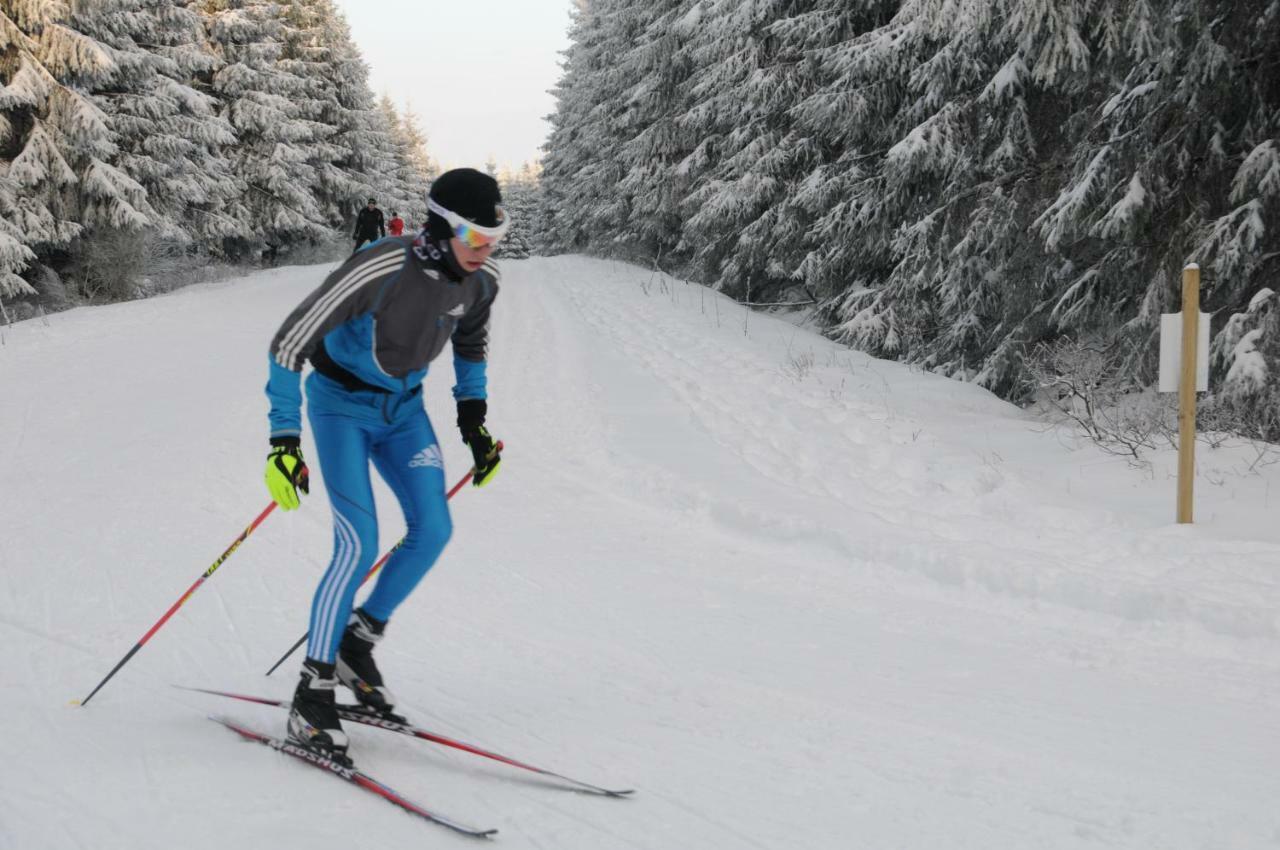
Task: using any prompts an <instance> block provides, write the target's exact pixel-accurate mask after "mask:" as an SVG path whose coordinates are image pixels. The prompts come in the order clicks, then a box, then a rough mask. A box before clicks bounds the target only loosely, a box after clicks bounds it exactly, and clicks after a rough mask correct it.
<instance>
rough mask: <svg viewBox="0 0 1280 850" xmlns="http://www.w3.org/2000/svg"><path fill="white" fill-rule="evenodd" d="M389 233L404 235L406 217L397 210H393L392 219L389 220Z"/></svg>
mask: <svg viewBox="0 0 1280 850" xmlns="http://www.w3.org/2000/svg"><path fill="white" fill-rule="evenodd" d="M387 233H388V234H390V235H392V236H403V235H404V219H402V218H401V217H400V213H398V212H396V211H395V210H392V211H391V221H388V222H387Z"/></svg>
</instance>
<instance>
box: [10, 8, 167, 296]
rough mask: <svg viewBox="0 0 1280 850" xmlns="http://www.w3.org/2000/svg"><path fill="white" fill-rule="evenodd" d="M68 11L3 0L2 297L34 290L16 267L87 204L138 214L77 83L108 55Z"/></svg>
mask: <svg viewBox="0 0 1280 850" xmlns="http://www.w3.org/2000/svg"><path fill="white" fill-rule="evenodd" d="M69 18H70V9H69V8H68V6H67V5H66V4H65V3H63V2H59V0H0V84H2V85H0V214H2V216H3V217H2V218H0V292H3V293H4V294H8V295H15V294H19V293H29V292H31V291H32V287H31V286H30V285H29V284H27V283H26V282H25V281H24V280H23V279H22V278H21V277H20V276H19V273H20V272H22V271H23V270H24V269H26V268H27V266H28V265H30V264H31V263H32V262H33V261H34V260H35V259H36V258H37V256H38V255H40V254H41V253H45V252H48V251H52V250H57V249H63V248H65V247H67V245H68V244H69V243H70V242H71V240H72V239H74V238H75V237H76V236H77V235H78V234H79V233H80V232H81V229H82V226H81V224H80V219H81V218H82V216H83V209H82V207H83V206H85V205H86V203H87V204H88V205H89V206H91V207H92V208H93V210H94V212H95V213H97V214H98V217H99V218H100V219H104V220H108V221H110V220H113V219H114V220H117V221H121V222H122V223H124V224H130V223H136V222H137V221H138V218H139V217H141V216H143V215H144V213H142V212H139V211H138V209H137V208H138V207H140V206H145V199H144V198H143V197H142V195H143V194H144V193H143V192H142V191H141V187H137V186H136V184H133V186H131V185H129V184H130V183H131V182H132V181H129V180H128V179H127V177H126V176H125V175H123V174H121V173H120V172H119V171H118V170H117V169H114V168H113V167H112V166H110V165H109V164H108V160H109V159H110V158H111V156H112V155H113V154H114V153H115V145H114V144H113V142H112V139H111V133H110V130H109V129H108V126H107V120H106V116H105V115H103V113H102V111H101V110H100V109H98V107H97V106H96V105H95V104H94V103H93V102H92V101H91V100H90V99H89V98H88V97H87V96H85V94H84V93H83V91H82V88H81V87H82V86H86V85H92V84H95V83H98V82H100V81H101V80H103V79H104V78H106V77H107V76H108V75H109V74H110V73H111V72H112V71H113V69H114V65H113V61H112V58H111V56H110V54H109V52H108V51H107V49H106V48H105V47H104V46H103V45H102V44H100V43H98V42H97V41H95V40H94V39H92V38H89V37H88V36H86V35H84V34H83V33H80V32H78V31H77V30H76V29H75V28H74V27H72V26H71V25H70V24H69V23H68V20H69ZM135 187H136V188H135ZM130 201H132V202H133V203H130Z"/></svg>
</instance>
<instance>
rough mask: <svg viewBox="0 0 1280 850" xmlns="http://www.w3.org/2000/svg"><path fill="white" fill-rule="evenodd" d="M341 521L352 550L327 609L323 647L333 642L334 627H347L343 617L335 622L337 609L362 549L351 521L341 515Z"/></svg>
mask: <svg viewBox="0 0 1280 850" xmlns="http://www.w3.org/2000/svg"><path fill="white" fill-rule="evenodd" d="M342 521H343V522H344V523H346V526H347V534H348V535H349V536H350V538H351V545H352V548H353V549H354V552H353V554H352V556H351V559H350V561H349V563H348V565H347V571H346V576H345V577H344V578H343V580H342V583H341V584H339V585H338V586H337V593H336V594H335V596H334V599H333V605H332V607H331V608H330V611H329V622H328V623H327V625H326V627H325V643H324V645H325V647H328V646H329V644H331V643H332V642H333V633H334V629H345V628H346V627H347V623H346V619H345V618H344V619H343V621H342V622H341V623H338V622H337V613H338V609H339V608H340V607H341V605H342V599H343V597H345V596H346V595H347V587H348V586H349V585H350V584H351V582H352V580H353V579H355V574H356V570H358V569H359V568H360V564H361V561H362V558H361V557H360V555H361V553H362V552H363V551H364V548H363V547H362V546H361V545H360V535H359V534H358V533H357V532H356V529H355V526H354V525H352V524H351V521H350V520H348V519H347V518H346V517H342ZM357 584H358V582H357Z"/></svg>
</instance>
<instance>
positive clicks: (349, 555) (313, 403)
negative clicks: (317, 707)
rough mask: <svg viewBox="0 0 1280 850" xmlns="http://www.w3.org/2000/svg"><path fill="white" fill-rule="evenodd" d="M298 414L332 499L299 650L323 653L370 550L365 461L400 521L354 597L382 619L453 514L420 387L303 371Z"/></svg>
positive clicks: (374, 539)
mask: <svg viewBox="0 0 1280 850" xmlns="http://www.w3.org/2000/svg"><path fill="white" fill-rule="evenodd" d="M307 418H308V420H309V421H310V423H311V431H312V434H313V436H314V438H315V443H316V451H317V453H318V455H319V461H320V472H321V474H322V476H323V477H324V486H325V490H326V491H328V494H329V502H330V504H331V505H332V507H333V560H332V561H330V562H329V568H328V569H327V570H325V574H324V577H323V578H322V579H321V580H320V586H319V587H318V588H316V593H315V597H314V599H313V600H312V602H311V633H310V637H309V639H308V641H307V657H308V658H314V659H316V660H319V661H325V662H332V661H333V660H334V658H335V657H336V655H337V652H338V644H339V643H340V642H341V640H342V633H343V630H344V629H345V628H346V626H347V620H348V619H349V618H350V616H351V608H352V606H353V604H354V602H355V595H356V588H358V587H359V586H360V581H361V579H363V578H364V576H365V574H366V573H367V572H368V571H369V569H370V568H371V567H372V566H373V563H374V561H375V559H376V558H377V555H378V519H377V513H376V510H375V508H374V504H373V485H372V482H371V480H370V476H369V462H370V461H373V465H374V466H375V467H376V468H377V470H378V474H380V475H381V476H382V478H383V480H385V481H386V482H387V484H388V485H389V486H390V487H391V491H392V492H393V493H394V494H395V496H396V498H397V499H398V500H399V501H400V508H401V510H403V511H404V521H405V526H406V528H407V531H406V533H405V537H404V543H403V544H402V545H401V546H400V548H399V549H397V550H396V552H395V554H394V555H392V556H391V557H390V558H389V559H388V560H387V563H386V565H385V566H383V568H382V571H381V573H379V575H378V577H377V583H376V584H375V585H374V588H373V592H372V593H371V594H370V595H369V598H368V599H367V600H365V602H364V605H363V606H362V607H363V608H364V610H365V611H366V612H368V613H369V614H370V615H372V616H373V617H376V618H377V619H379V620H388V619H390V618H391V614H392V612H394V611H395V610H396V607H397V606H399V605H400V603H401V602H403V601H404V600H405V599H406V598H407V597H408V596H409V594H410V593H411V592H412V591H413V589H414V588H415V587H416V586H417V584H418V582H419V581H420V580H421V579H422V577H423V576H424V575H426V573H427V570H429V569H431V566H432V565H433V564H434V563H435V562H436V559H437V558H439V557H440V553H441V552H442V551H444V547H445V544H446V543H448V542H449V536H450V534H452V532H453V522H452V521H451V520H450V518H449V505H448V500H447V499H446V498H445V478H444V459H443V456H442V455H441V453H440V446H439V444H438V443H437V441H436V435H435V432H434V431H433V430H432V428H431V421H430V420H429V419H428V418H427V411H426V410H425V409H424V408H423V405H422V392H421V388H420V387H418V388H415V389H414V390H413V391H412V392H405V393H390V394H389V393H379V392H373V391H361V390H356V391H352V390H347V389H345V388H343V387H342V386H341V385H339V384H337V383H336V382H334V381H332V380H330V379H329V378H326V377H325V376H323V375H320V374H318V373H315V372H313V373H312V374H311V375H310V376H309V377H308V378H307Z"/></svg>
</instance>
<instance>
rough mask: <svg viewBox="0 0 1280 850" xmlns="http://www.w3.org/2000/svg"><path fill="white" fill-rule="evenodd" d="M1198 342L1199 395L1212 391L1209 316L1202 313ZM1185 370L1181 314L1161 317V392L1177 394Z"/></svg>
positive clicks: (1197, 390)
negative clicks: (1180, 376)
mask: <svg viewBox="0 0 1280 850" xmlns="http://www.w3.org/2000/svg"><path fill="white" fill-rule="evenodd" d="M1197 330H1198V331H1199V334H1198V336H1199V341H1198V342H1197V343H1196V392H1198V393H1203V392H1207V391H1208V390H1209V314H1208V313H1201V314H1200V327H1199V328H1197ZM1181 369H1182V314H1181V313H1161V314H1160V392H1162V393H1176V392H1177V391H1178V377H1179V372H1180V371H1181Z"/></svg>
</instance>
